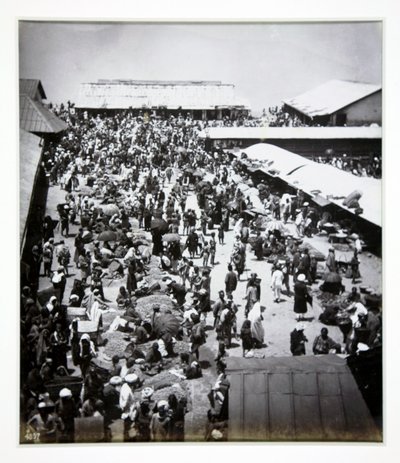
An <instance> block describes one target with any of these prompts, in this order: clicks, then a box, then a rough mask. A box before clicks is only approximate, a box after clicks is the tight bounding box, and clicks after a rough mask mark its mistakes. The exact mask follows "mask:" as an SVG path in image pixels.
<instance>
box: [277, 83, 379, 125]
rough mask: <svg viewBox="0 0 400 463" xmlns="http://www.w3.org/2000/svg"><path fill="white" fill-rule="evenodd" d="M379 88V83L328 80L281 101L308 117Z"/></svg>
mask: <svg viewBox="0 0 400 463" xmlns="http://www.w3.org/2000/svg"><path fill="white" fill-rule="evenodd" d="M379 90H382V86H381V85H373V84H367V83H362V82H350V81H345V80H330V81H329V82H326V83H324V84H322V85H320V86H318V87H316V88H314V89H312V90H309V91H308V92H305V93H302V94H301V95H298V96H296V97H294V98H291V99H287V100H283V102H284V103H285V104H287V105H288V106H291V107H292V108H295V109H297V110H298V111H300V112H301V113H303V114H306V115H307V116H309V117H315V116H327V115H330V114H333V113H334V112H336V111H338V110H339V109H342V108H344V107H346V106H348V105H350V104H352V103H354V102H356V101H358V100H361V99H362V98H365V97H366V96H368V95H372V94H373V93H375V92H378V91H379Z"/></svg>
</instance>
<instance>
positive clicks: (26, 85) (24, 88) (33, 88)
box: [19, 79, 47, 100]
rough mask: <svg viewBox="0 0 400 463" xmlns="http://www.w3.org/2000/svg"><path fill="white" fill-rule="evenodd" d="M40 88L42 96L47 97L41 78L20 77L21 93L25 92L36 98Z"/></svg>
mask: <svg viewBox="0 0 400 463" xmlns="http://www.w3.org/2000/svg"><path fill="white" fill-rule="evenodd" d="M38 90H39V93H40V96H41V98H42V99H43V100H45V99H46V98H47V97H46V94H45V92H44V89H43V85H42V82H40V80H39V79H19V93H20V95H22V94H25V95H28V96H29V97H31V98H32V99H34V98H35V96H36V93H37V91H38Z"/></svg>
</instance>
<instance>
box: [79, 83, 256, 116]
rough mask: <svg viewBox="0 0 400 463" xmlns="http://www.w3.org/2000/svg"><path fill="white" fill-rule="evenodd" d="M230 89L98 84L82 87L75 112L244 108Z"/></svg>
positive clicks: (221, 86)
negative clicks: (133, 109)
mask: <svg viewBox="0 0 400 463" xmlns="http://www.w3.org/2000/svg"><path fill="white" fill-rule="evenodd" d="M234 88H235V87H234V85H232V84H222V83H221V82H215V81H211V82H206V81H135V80H126V81H124V80H100V81H98V82H91V83H82V84H81V85H80V88H79V95H78V98H77V101H76V107H77V108H87V109H91V108H92V109H96V108H98V109H128V108H130V107H132V108H144V107H145V108H158V107H165V108H168V109H178V108H182V109H189V110H190V109H193V110H197V109H216V108H217V107H221V108H222V107H235V106H243V107H248V104H247V102H246V101H244V100H241V99H239V98H237V97H236V95H235V93H234Z"/></svg>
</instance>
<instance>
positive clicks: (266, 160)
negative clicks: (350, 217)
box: [237, 143, 382, 226]
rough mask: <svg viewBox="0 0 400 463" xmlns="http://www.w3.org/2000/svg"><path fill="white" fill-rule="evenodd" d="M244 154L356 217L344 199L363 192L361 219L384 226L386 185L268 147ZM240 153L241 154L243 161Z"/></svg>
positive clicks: (255, 147)
mask: <svg viewBox="0 0 400 463" xmlns="http://www.w3.org/2000/svg"><path fill="white" fill-rule="evenodd" d="M242 152H244V153H246V155H247V157H248V159H250V160H252V161H259V162H260V163H261V165H260V170H261V171H262V172H265V173H266V174H268V175H275V176H277V177H279V178H281V179H282V180H284V181H285V182H287V183H288V184H290V185H292V186H294V187H296V188H298V189H300V190H303V191H304V192H306V193H308V194H310V195H311V196H314V194H315V192H316V191H319V193H318V195H319V196H320V197H323V198H325V199H327V200H329V201H330V202H333V203H335V204H336V205H337V206H340V207H341V208H343V209H345V210H347V211H349V212H351V213H353V214H354V209H348V208H347V207H346V206H344V205H343V204H342V201H343V200H342V199H338V200H335V199H333V198H334V197H347V196H348V195H349V194H350V193H352V192H353V191H354V190H358V191H360V192H362V196H361V198H360V199H359V203H360V206H361V207H362V209H363V213H362V214H360V217H362V218H364V219H365V220H368V221H369V222H371V223H373V224H375V225H378V226H381V225H382V199H381V198H382V181H381V180H379V179H375V178H372V177H358V176H356V175H353V174H351V173H350V172H346V171H343V170H340V169H337V168H336V167H334V166H331V165H329V164H320V163H317V162H314V161H311V160H310V159H306V158H304V157H303V156H299V155H298V154H295V153H292V152H291V151H287V150H285V149H283V148H279V147H277V146H274V145H269V144H267V143H257V144H255V145H253V146H250V147H248V148H246V149H244V150H242ZM240 155H241V154H240V153H238V154H237V156H238V157H240Z"/></svg>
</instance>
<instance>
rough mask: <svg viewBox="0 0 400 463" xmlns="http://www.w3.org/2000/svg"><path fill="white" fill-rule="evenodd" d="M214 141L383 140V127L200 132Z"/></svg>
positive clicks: (216, 128)
mask: <svg viewBox="0 0 400 463" xmlns="http://www.w3.org/2000/svg"><path fill="white" fill-rule="evenodd" d="M199 136H200V137H201V138H211V139H212V140H246V139H253V140H273V139H277V140H302V139H306V140H332V139H339V140H345V139H368V140H370V139H381V138H382V128H381V127H210V128H209V129H207V130H203V131H202V132H200V134H199Z"/></svg>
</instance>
